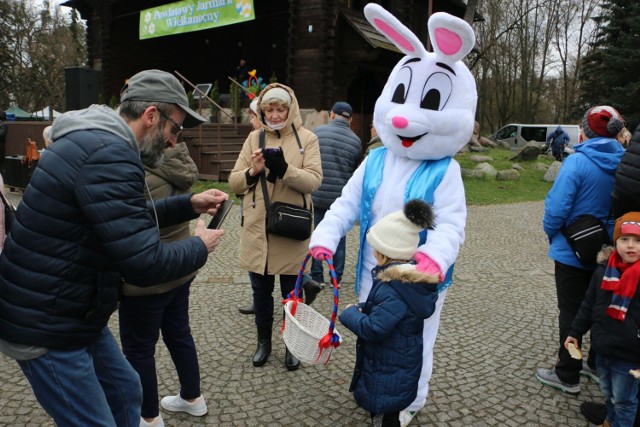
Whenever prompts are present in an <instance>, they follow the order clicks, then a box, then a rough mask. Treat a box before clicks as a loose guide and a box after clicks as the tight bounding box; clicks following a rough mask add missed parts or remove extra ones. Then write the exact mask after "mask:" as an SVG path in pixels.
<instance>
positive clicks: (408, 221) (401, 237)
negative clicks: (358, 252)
mask: <svg viewBox="0 0 640 427" xmlns="http://www.w3.org/2000/svg"><path fill="white" fill-rule="evenodd" d="M425 228H433V211H432V210H431V206H430V205H428V204H427V203H425V202H424V201H422V200H419V199H414V200H410V201H408V202H407V204H406V205H405V206H404V209H403V210H401V211H396V212H393V213H390V214H389V215H387V216H385V217H384V218H382V219H381V220H380V221H378V222H377V223H376V224H375V225H374V226H373V227H371V228H370V229H369V231H368V232H367V242H368V243H369V244H370V245H371V247H373V248H374V249H375V250H377V251H378V252H379V253H381V254H382V255H385V256H387V257H389V258H392V259H401V260H409V259H411V258H413V255H415V253H416V249H417V248H418V243H419V241H420V236H419V233H420V232H421V231H422V230H424V229H425Z"/></svg>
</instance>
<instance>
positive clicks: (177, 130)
mask: <svg viewBox="0 0 640 427" xmlns="http://www.w3.org/2000/svg"><path fill="white" fill-rule="evenodd" d="M158 112H159V113H160V115H161V116H162V117H164V118H165V119H167V120H169V121H170V122H171V124H173V127H172V128H171V133H172V134H174V135H175V136H178V135H180V132H182V129H183V128H182V125H181V124H179V123H178V122H176V121H175V120H173V119H172V118H171V117H169V116H168V115H167V114H166V113H165V112H164V111H162V110H161V109H159V108H158Z"/></svg>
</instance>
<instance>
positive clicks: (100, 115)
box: [51, 104, 140, 153]
mask: <svg viewBox="0 0 640 427" xmlns="http://www.w3.org/2000/svg"><path fill="white" fill-rule="evenodd" d="M79 130H103V131H106V132H109V133H112V134H114V135H116V136H118V137H119V138H122V139H123V140H125V141H126V142H127V143H128V144H129V145H130V146H131V148H133V150H134V151H135V152H136V153H139V152H140V150H139V148H138V141H137V139H136V136H135V135H134V133H133V131H132V130H131V128H130V127H129V125H127V123H126V122H125V121H124V120H123V119H122V118H121V117H120V115H119V114H118V113H117V112H115V111H114V110H113V109H111V108H110V107H107V106H106V105H97V104H94V105H92V106H90V107H89V108H85V109H84V110H74V111H69V112H66V113H64V114H62V115H61V116H60V117H58V118H57V119H56V120H55V121H54V122H53V126H52V128H51V139H52V140H53V141H54V142H55V141H56V140H58V139H60V138H62V137H64V136H65V135H67V134H69V133H71V132H76V131H79Z"/></svg>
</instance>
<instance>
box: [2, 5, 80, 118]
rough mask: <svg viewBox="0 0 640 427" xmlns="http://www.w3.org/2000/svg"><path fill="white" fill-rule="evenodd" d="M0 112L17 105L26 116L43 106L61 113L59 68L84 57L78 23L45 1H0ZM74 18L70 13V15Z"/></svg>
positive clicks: (61, 96)
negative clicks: (1, 86)
mask: <svg viewBox="0 0 640 427" xmlns="http://www.w3.org/2000/svg"><path fill="white" fill-rule="evenodd" d="M0 11H1V12H3V13H0V34H1V36H0V41H1V42H2V43H0V45H1V46H4V47H5V48H6V51H5V50H0V54H1V55H2V56H1V57H0V64H2V65H3V72H2V73H1V74H2V75H3V78H2V80H1V81H2V83H3V84H6V88H7V89H6V90H3V91H0V107H6V106H8V105H10V104H17V105H19V106H20V107H21V108H23V109H26V110H28V111H34V110H38V109H40V108H43V107H45V106H47V105H51V106H53V107H54V108H56V109H63V108H64V99H65V98H64V69H65V68H66V67H71V66H82V65H84V63H85V58H86V40H85V30H84V24H82V23H81V22H79V21H78V19H77V17H76V16H74V15H70V14H68V13H64V12H63V11H62V10H61V8H60V7H56V8H55V9H53V10H52V9H51V8H50V5H49V2H48V1H45V2H44V4H39V3H35V2H34V1H33V0H26V1H17V0H0ZM71 13H72V14H73V13H75V11H71ZM5 55H6V56H5Z"/></svg>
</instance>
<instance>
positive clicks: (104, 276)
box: [0, 70, 228, 427]
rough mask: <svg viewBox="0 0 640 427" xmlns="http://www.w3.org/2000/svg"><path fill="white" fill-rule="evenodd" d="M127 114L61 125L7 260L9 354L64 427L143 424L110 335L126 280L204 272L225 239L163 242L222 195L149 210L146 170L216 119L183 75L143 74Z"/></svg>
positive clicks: (94, 114) (0, 331)
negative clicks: (186, 130)
mask: <svg viewBox="0 0 640 427" xmlns="http://www.w3.org/2000/svg"><path fill="white" fill-rule="evenodd" d="M121 102H122V104H121V106H120V110H119V114H118V113H117V112H115V111H113V110H112V109H110V108H109V107H106V106H98V105H93V106H91V107H89V108H87V109H84V110H79V111H70V112H68V113H66V114H63V115H62V116H61V117H59V118H58V119H56V121H55V122H54V125H53V129H52V139H53V141H55V143H54V144H52V145H51V146H50V147H49V149H48V153H47V156H45V157H44V158H43V159H42V160H41V161H40V162H39V163H38V166H37V167H36V169H35V171H34V172H33V175H32V177H31V180H30V183H29V185H28V187H27V189H26V191H25V193H24V197H23V199H22V203H21V204H20V206H19V208H18V212H17V216H16V222H15V225H14V228H13V229H12V232H11V234H10V236H9V237H8V238H7V240H6V242H5V248H4V250H3V252H2V254H1V256H0V351H2V352H3V353H4V354H5V355H7V356H9V357H11V358H14V359H16V360H17V362H18V364H19V365H20V368H21V369H22V370H23V372H24V374H25V376H26V377H27V379H28V380H29V382H30V383H31V387H32V389H33V392H34V394H35V396H36V398H37V399H38V401H39V402H40V404H41V405H42V407H43V408H44V409H45V410H46V411H47V413H48V414H49V415H50V416H51V417H52V418H53V419H54V421H55V423H56V424H57V425H59V426H78V425H92V426H113V425H118V426H136V427H137V426H139V425H140V408H141V401H142V390H141V386H140V379H139V377H138V375H137V374H136V372H135V371H134V370H133V368H132V367H131V365H130V364H129V363H128V362H127V361H126V360H125V358H124V356H123V355H122V353H121V352H120V349H119V347H118V345H117V343H116V340H115V339H114V337H113V335H112V334H111V331H110V330H109V328H108V327H107V322H108V320H109V317H110V316H111V313H112V312H113V311H114V310H115V309H116V306H117V304H118V294H119V290H120V286H121V283H122V280H126V281H127V282H128V283H132V284H135V285H137V286H150V285H154V284H157V283H161V282H164V281H168V280H173V279H177V278H179V277H183V276H186V275H188V274H190V273H192V272H194V271H196V270H197V269H199V268H200V267H202V266H203V265H204V263H205V262H206V260H207V255H208V254H209V253H210V252H212V251H213V250H214V249H215V247H216V246H217V245H218V244H219V242H220V238H221V236H222V234H223V232H222V231H214V230H207V229H206V228H205V225H204V221H202V220H199V221H198V223H197V225H196V230H195V236H194V237H190V238H187V239H184V240H180V241H177V242H173V243H162V242H161V241H160V238H159V233H158V228H159V227H160V228H161V227H164V226H167V225H171V224H177V223H179V222H182V221H186V220H191V219H195V218H197V217H198V215H199V214H201V213H209V214H214V213H215V211H216V209H217V207H218V206H219V205H220V203H222V202H223V201H224V200H226V199H227V198H228V195H227V194H225V193H223V192H221V191H218V190H208V191H206V192H203V193H200V194H195V195H191V194H186V195H179V196H174V197H170V198H167V199H162V200H157V201H155V202H150V203H149V204H147V202H146V200H145V197H144V188H145V179H144V169H143V162H144V163H145V164H156V163H159V162H160V161H161V160H162V155H163V152H164V148H165V147H167V146H172V147H173V146H175V144H176V139H177V137H178V135H179V134H180V132H181V130H182V127H183V126H185V127H192V126H197V125H199V124H200V123H202V122H204V120H205V119H204V118H202V117H201V116H200V115H199V114H197V113H195V112H194V111H193V110H191V109H190V108H189V107H188V102H187V95H186V93H185V91H184V89H183V88H182V86H181V85H180V82H179V81H178V80H177V79H176V78H175V77H173V76H172V75H171V74H169V73H166V72H164V71H159V70H147V71H143V72H140V73H138V74H136V75H134V76H133V77H131V78H130V79H129V81H128V83H127V85H125V87H124V89H123V91H122V93H121Z"/></svg>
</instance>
